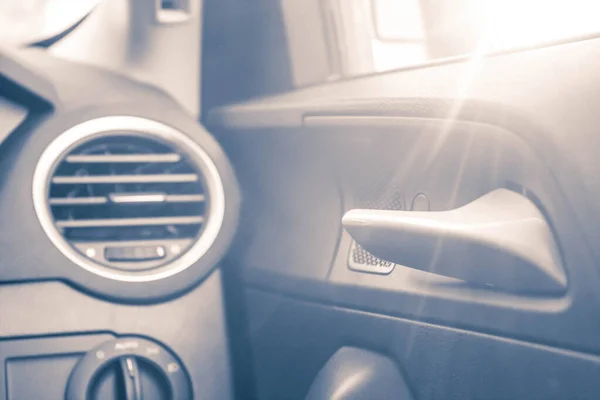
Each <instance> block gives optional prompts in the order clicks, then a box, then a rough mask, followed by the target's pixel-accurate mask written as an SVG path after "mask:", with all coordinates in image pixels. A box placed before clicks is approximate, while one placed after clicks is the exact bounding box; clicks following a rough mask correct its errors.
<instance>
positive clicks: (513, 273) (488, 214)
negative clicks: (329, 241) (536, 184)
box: [342, 189, 567, 294]
mask: <svg viewBox="0 0 600 400" xmlns="http://www.w3.org/2000/svg"><path fill="white" fill-rule="evenodd" d="M342 222H343V225H344V228H345V229H346V230H347V231H348V232H349V233H350V235H351V236H352V237H353V238H354V239H355V240H356V241H358V242H359V243H360V244H361V245H362V246H363V247H364V248H365V249H367V250H368V251H369V252H371V253H373V254H374V255H376V256H377V257H379V258H382V259H384V260H389V261H392V262H395V263H397V264H401V265H404V266H407V267H411V268H416V269H420V270H422V271H427V272H432V273H435V274H438V275H443V276H447V277H450V278H456V279H462V280H465V281H467V282H474V283H479V284H482V285H488V286H492V287H494V288H497V289H500V290H508V291H513V292H523V293H550V294H552V293H554V294H560V293H563V292H564V291H565V290H566V286H567V277H566V275H565V272H564V270H563V268H562V265H561V264H562V263H561V260H560V254H559V252H558V247H557V246H556V243H555V241H554V238H553V234H552V231H551V230H550V227H549V226H548V223H547V222H546V220H545V218H544V216H543V215H542V214H541V212H540V211H539V210H538V209H537V207H536V206H535V205H534V204H533V203H532V202H531V201H530V200H528V199H527V198H526V197H524V196H523V195H521V194H518V193H514V192H511V191H510V190H507V189H496V190H494V191H493V192H490V193H488V194H486V195H484V196H482V197H480V198H478V199H476V200H474V201H472V202H471V203H469V204H466V205H464V206H462V207H460V208H456V209H453V210H450V211H438V212H419V211H389V210H360V209H355V210H350V211H348V212H347V213H346V214H344V218H343V219H342Z"/></svg>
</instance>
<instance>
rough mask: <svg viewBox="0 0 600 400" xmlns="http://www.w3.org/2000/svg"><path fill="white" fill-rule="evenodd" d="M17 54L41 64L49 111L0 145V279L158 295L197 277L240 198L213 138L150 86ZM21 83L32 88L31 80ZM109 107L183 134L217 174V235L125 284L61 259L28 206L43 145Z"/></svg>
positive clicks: (231, 222)
mask: <svg viewBox="0 0 600 400" xmlns="http://www.w3.org/2000/svg"><path fill="white" fill-rule="evenodd" d="M20 56H21V57H20V60H21V61H22V62H23V63H24V64H25V65H26V66H28V67H29V68H31V67H32V66H33V65H35V66H36V68H37V70H40V71H43V73H44V74H43V76H44V77H45V79H47V81H46V82H50V84H51V86H52V87H54V89H55V93H56V98H55V99H54V100H53V101H54V105H55V111H54V113H53V114H52V115H51V116H48V117H47V118H45V119H44V120H42V121H41V122H40V123H39V124H38V125H37V126H35V127H34V129H32V128H31V127H29V129H21V130H17V131H16V132H15V133H14V134H13V135H12V136H11V137H10V139H11V140H8V141H6V142H5V143H4V145H3V146H2V148H0V156H1V157H0V158H1V161H0V168H1V169H2V171H5V174H4V176H3V181H2V188H1V190H0V199H1V205H0V219H2V220H3V223H4V224H5V225H4V226H11V230H10V231H8V232H3V233H2V234H0V253H2V254H3V257H2V260H0V281H21V280H31V279H62V280H68V281H70V282H73V283H75V284H78V285H79V286H82V287H85V288H86V289H88V290H91V291H94V292H95V293H97V294H100V295H105V296H109V297H113V298H119V299H124V300H125V299H126V300H128V301H153V300H156V299H161V298H163V299H164V298H166V297H169V296H173V295H176V294H178V293H181V292H183V291H185V290H187V289H189V288H190V287H192V286H193V285H195V284H197V283H198V282H199V281H200V280H202V279H203V277H205V276H206V275H207V274H208V273H210V271H211V270H212V269H213V268H214V267H215V265H216V263H217V262H218V261H219V259H220V258H221V257H222V256H223V254H224V253H225V251H226V249H227V248H228V245H229V243H230V241H231V240H232V238H233V235H234V233H235V227H236V224H237V216H238V209H239V201H240V199H239V193H238V188H237V181H236V178H235V176H234V174H233V170H232V168H231V166H230V165H229V162H228V160H227V157H226V156H225V154H224V153H223V151H222V149H221V148H220V146H219V144H218V143H217V142H216V141H215V140H214V138H213V137H212V136H211V135H210V134H209V133H208V132H207V131H206V130H205V129H204V128H203V127H202V126H200V125H199V124H198V123H197V122H196V121H195V120H194V119H192V118H190V116H189V115H188V114H187V113H185V112H184V111H183V110H181V108H180V107H179V106H178V105H177V104H176V103H175V102H173V100H172V99H170V98H169V97H168V96H166V95H165V94H164V93H162V92H160V91H159V90H158V89H155V88H153V87H150V86H145V85H143V84H140V83H137V82H134V81H132V80H130V79H128V78H125V77H123V76H120V75H115V74H112V73H109V72H106V71H101V70H98V69H95V68H92V67H86V66H82V65H77V64H74V63H71V62H67V61H64V60H57V59H53V58H51V57H49V56H47V55H45V54H43V53H40V52H36V51H31V52H27V53H24V54H21V55H20ZM15 68H16V67H15ZM24 70H27V68H24ZM1 72H2V71H0V73H1ZM82 82H86V90H81V84H82ZM33 83H35V82H33ZM29 89H30V90H32V91H35V90H36V86H33V87H30V88H29ZM110 115H129V116H137V117H146V118H149V119H152V120H155V121H158V122H162V123H164V124H165V125H168V126H171V127H173V128H175V129H177V130H179V131H181V132H183V133H185V134H187V135H188V136H189V137H190V138H191V139H192V140H194V141H196V142H197V143H198V144H199V145H200V146H201V147H202V148H203V149H204V150H205V152H206V153H207V154H208V155H209V157H210V158H211V159H212V161H213V162H214V164H215V165H216V167H217V169H218V171H219V174H220V175H221V180H222V181H223V186H224V194H225V198H226V200H225V217H224V221H223V225H222V228H221V230H220V231H219V235H218V237H217V239H216V240H215V242H214V244H213V246H212V247H211V248H210V249H209V251H208V252H207V253H205V255H204V256H203V257H202V258H201V259H200V260H199V261H198V262H196V263H195V264H194V265H193V266H192V267H190V268H187V269H186V270H185V271H182V272H181V273H178V274H176V275H173V276H172V277H169V278H166V279H163V280H158V281H154V282H148V283H133V284H131V283H126V282H118V281H114V280H110V279H106V278H102V277H99V276H95V275H94V274H92V273H90V272H88V271H86V270H84V269H82V268H79V267H77V266H76V265H75V264H73V263H72V262H70V261H68V260H67V258H66V257H65V256H64V255H63V254H62V253H60V252H59V251H58V250H57V249H56V248H55V247H54V245H53V244H52V243H51V242H50V239H49V238H48V236H47V235H46V234H45V233H44V231H43V230H42V228H41V225H40V223H39V221H38V219H37V216H36V213H35V211H34V209H33V200H32V193H31V187H32V180H33V175H34V170H35V167H36V164H37V162H38V160H39V158H40V156H41V154H42V153H43V151H44V150H45V149H46V148H47V147H48V145H49V144H50V143H51V142H52V141H53V140H54V139H55V138H56V137H57V136H58V135H60V134H61V133H63V132H64V131H65V130H67V129H68V128H70V127H72V126H74V125H77V124H78V123H81V122H83V121H87V120H90V119H94V118H99V117H103V116H110ZM30 242H35V243H36V248H35V251H23V245H24V243H30Z"/></svg>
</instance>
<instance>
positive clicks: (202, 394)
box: [0, 270, 233, 400]
mask: <svg viewBox="0 0 600 400" xmlns="http://www.w3.org/2000/svg"><path fill="white" fill-rule="evenodd" d="M0 321H2V324H0V339H2V340H0V355H4V354H7V353H5V351H6V350H5V348H3V347H1V346H3V345H4V343H10V342H8V341H7V339H10V338H15V337H34V336H42V335H43V336H59V335H72V334H73V333H74V332H111V333H112V334H114V335H120V336H121V335H133V336H143V337H151V338H152V339H153V340H155V341H156V342H158V343H161V344H163V345H164V346H166V347H167V348H169V349H170V350H171V351H172V352H173V353H174V354H176V355H177V356H178V359H179V361H180V362H181V363H182V364H183V365H185V367H186V369H187V372H188V374H189V376H190V380H191V382H192V391H193V393H194V395H195V398H199V399H225V400H229V399H231V398H233V390H232V386H231V367H230V364H229V351H228V347H227V346H228V344H227V337H228V334H227V331H226V327H225V315H224V305H223V299H222V290H221V274H220V271H218V270H217V271H214V272H213V273H212V274H211V275H210V276H209V277H208V278H207V279H206V280H205V281H204V282H203V284H202V285H201V286H199V287H197V288H195V289H193V290H192V291H190V292H188V293H187V294H185V295H183V296H181V297H179V298H177V299H174V300H172V301H170V302H166V303H161V304H153V305H144V306H140V305H126V304H115V303H110V302H107V301H102V300H99V299H97V298H94V297H90V296H87V295H85V294H83V293H81V292H79V291H77V290H75V289H73V288H71V287H69V286H68V285H65V284H64V283H60V282H45V283H42V282H40V283H22V284H13V285H3V286H0ZM55 339H56V338H49V339H47V340H48V342H46V344H44V346H42V347H33V346H30V345H29V344H28V342H27V341H22V342H23V348H27V349H29V350H28V351H27V354H33V355H37V354H48V353H49V351H48V349H52V346H53V344H52V340H55ZM110 339H112V336H111V335H102V337H101V338H100V339H98V340H95V341H94V342H93V343H87V342H86V344H85V346H83V345H82V347H81V349H80V350H77V349H79V347H76V346H75V345H74V347H73V348H76V350H73V351H74V352H75V353H83V352H86V351H88V350H89V349H91V348H93V347H95V346H97V345H99V344H101V343H102V342H105V341H107V340H110ZM56 340H58V339H56ZM64 341H65V342H66V343H67V344H66V345H64V346H66V348H69V347H68V344H69V343H70V342H69V341H72V343H77V342H76V341H75V339H74V337H72V336H67V337H65V338H64ZM64 348H65V347H62V348H61V350H60V352H61V353H62V352H64ZM17 354H24V353H21V351H19V353H17ZM3 365H4V364H2V363H0V373H1V372H2V371H1V368H2V366H3ZM0 376H3V375H0ZM62 384H66V383H65V382H63V383H62ZM0 389H1V388H0ZM3 395H4V392H3V391H1V390H0V400H5V399H4V398H3V397H2V396H3Z"/></svg>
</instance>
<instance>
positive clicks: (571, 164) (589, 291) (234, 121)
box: [207, 39, 600, 399]
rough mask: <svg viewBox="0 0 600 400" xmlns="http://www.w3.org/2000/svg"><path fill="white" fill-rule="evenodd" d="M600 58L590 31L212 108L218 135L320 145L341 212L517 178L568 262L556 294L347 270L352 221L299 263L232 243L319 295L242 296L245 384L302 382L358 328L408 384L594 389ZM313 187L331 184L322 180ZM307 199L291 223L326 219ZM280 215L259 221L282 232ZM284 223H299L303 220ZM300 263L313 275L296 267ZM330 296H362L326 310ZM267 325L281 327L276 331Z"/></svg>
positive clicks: (267, 283)
mask: <svg viewBox="0 0 600 400" xmlns="http://www.w3.org/2000/svg"><path fill="white" fill-rule="evenodd" d="M599 59H600V40H597V39H590V40H587V41H581V42H577V43H571V44H565V45H561V46H554V47H547V48H543V49H538V50H532V51H528V52H521V53H514V54H507V55H501V56H496V57H491V58H484V59H479V58H478V59H475V60H474V61H473V62H457V63H453V64H446V65H437V66H429V67H427V68H421V69H414V70H407V71H397V72H390V73H386V74H381V75H378V76H370V77H364V78H360V79H351V80H347V81H344V82H338V83H332V84H327V85H322V86H315V87H311V88H306V89H303V90H299V91H295V92H293V93H288V94H284V95H280V96H274V97H270V98H264V99H260V100H257V101H253V102H248V103H242V104H238V105H234V106H230V107H224V108H222V109H218V110H213V111H212V112H210V113H209V115H208V119H207V120H208V122H209V124H210V126H211V127H212V128H213V129H219V130H220V132H221V136H222V137H224V138H226V140H227V141H228V142H230V143H234V142H235V141H236V140H240V142H241V141H244V142H252V141H255V142H262V141H266V138H267V137H269V139H270V140H271V144H270V146H272V147H271V148H274V149H273V150H272V151H273V152H277V150H278V149H279V148H286V146H290V143H292V142H293V141H295V140H298V137H302V140H304V141H305V142H306V144H305V148H303V149H300V150H299V151H300V152H301V153H302V154H303V155H305V157H306V159H309V158H310V154H311V151H312V153H313V154H314V158H315V159H319V156H318V155H319V154H321V153H323V152H325V153H328V154H329V158H328V159H327V161H328V163H323V164H321V165H319V168H320V172H321V174H322V175H325V174H326V173H328V172H330V170H334V171H335V173H336V175H337V179H335V180H334V181H335V184H336V186H337V188H338V191H339V194H338V198H339V199H342V201H343V204H342V205H341V211H342V212H345V211H347V210H350V209H353V208H365V209H368V208H371V209H389V208H388V205H389V204H391V203H393V202H400V201H403V202H404V203H405V204H409V203H410V200H411V199H413V198H414V197H415V196H416V195H417V194H419V193H424V194H425V195H427V197H428V198H429V201H430V208H431V210H432V211H446V210H450V209H453V208H457V207H461V206H463V205H465V204H467V203H469V202H471V201H474V200H475V199H477V198H479V197H481V196H483V195H485V194H486V193H488V192H490V191H493V190H495V189H498V188H508V189H510V190H513V191H515V192H518V193H521V194H523V195H524V196H526V197H527V198H528V199H529V200H531V201H532V202H533V203H534V204H535V205H536V207H538V208H539V210H540V211H541V213H542V214H543V215H544V217H545V219H546V220H547V221H548V224H549V226H550V228H551V230H552V232H553V233H554V234H555V238H556V242H557V246H558V249H559V252H560V255H561V258H562V261H563V265H564V268H565V271H566V276H567V277H568V287H567V290H566V292H565V293H564V295H562V296H560V297H556V296H546V295H541V296H537V295H536V296H533V295H524V294H515V293H502V292H500V291H497V290H493V289H492V288H485V287H483V288H482V287H478V286H476V285H472V284H467V283H465V282H463V281H460V280H456V279H451V278H446V277H441V276H436V275H434V274H429V273H426V272H423V271H418V270H414V269H410V268H402V267H396V268H394V270H393V271H392V272H391V273H390V274H389V275H385V276H381V275H375V274H365V273H359V272H355V271H352V270H349V269H348V266H347V260H348V251H349V248H350V245H351V238H350V236H349V235H348V234H346V233H344V232H342V234H341V236H340V241H339V242H338V251H337V252H336V254H337V255H336V258H335V259H334V261H333V262H328V261H327V259H326V258H325V257H324V256H322V253H315V254H311V257H307V258H305V260H304V265H299V263H296V262H295V260H294V258H293V256H294V255H295V253H293V252H289V253H288V257H287V261H286V262H282V263H280V265H279V266H278V268H276V267H272V268H269V269H268V270H267V269H266V268H262V266H263V265H266V264H267V263H269V261H270V260H269V259H268V258H267V257H264V258H262V257H255V258H254V259H252V262H251V263H250V262H246V260H245V259H243V258H240V259H239V260H240V261H239V264H240V269H241V270H242V271H243V272H244V276H245V279H246V282H247V284H249V285H251V286H254V287H259V288H263V289H266V290H270V291H275V292H277V293H282V292H283V293H288V294H290V295H291V296H295V297H302V298H310V299H314V300H315V301H319V302H321V303H324V304H326V305H328V306H332V307H330V308H329V309H327V308H325V307H323V308H322V309H321V307H314V308H313V307H310V309H307V310H302V309H301V308H296V307H292V308H286V307H285V304H287V303H288V300H287V299H285V296H281V295H278V296H268V303H269V304H266V303H265V304H262V306H264V307H259V308H260V311H257V310H256V309H255V308H253V312H251V313H250V317H249V319H250V321H251V324H252V329H254V330H255V334H254V336H253V339H252V341H253V342H254V344H255V348H254V351H253V354H254V355H255V357H256V363H255V365H256V366H257V376H258V377H259V383H258V385H257V386H258V387H259V393H261V394H263V395H264V396H265V398H269V396H271V397H270V398H277V395H276V393H278V392H279V393H281V392H286V391H289V392H286V393H297V392H302V390H308V386H309V385H310V382H311V381H312V379H313V378H314V375H315V374H316V373H317V371H318V369H319V368H320V367H321V365H322V364H323V363H324V362H325V361H326V360H327V359H328V358H329V357H330V356H331V354H333V352H335V351H336V349H337V348H336V346H338V347H339V345H340V344H341V345H347V344H348V343H352V344H353V345H357V346H358V345H359V343H364V347H366V348H374V349H382V348H384V349H385V348H389V347H394V348H396V349H397V350H396V352H397V354H399V355H400V356H399V357H400V359H403V361H402V365H403V366H405V368H406V370H407V374H408V375H410V379H409V380H410V382H411V384H415V387H416V388H417V390H416V392H415V394H416V397H417V398H485V397H488V398H535V397H537V398H541V399H543V398H578V397H581V398H594V395H595V394H597V393H598V390H599V388H598V387H597V386H596V380H595V375H596V374H597V372H596V371H597V360H596V358H595V357H594V356H590V355H588V354H597V353H598V351H600V336H599V335H598V333H599V329H600V328H599V327H600V318H599V314H598V312H597V310H598V307H600V294H599V293H600V292H599V291H598V287H600V277H599V271H598V269H597V265H598V260H599V259H600V257H598V246H594V245H593V244H594V243H598V242H599V241H600V231H599V230H598V226H599V224H600V213H599V211H598V210H599V209H598V207H597V204H598V202H599V201H600V191H599V186H598V185H597V184H596V182H597V176H599V175H600V163H598V162H597V154H596V151H595V149H597V148H598V147H600V142H599V141H600V136H598V134H597V126H598V113H597V106H598V104H600V95H599V94H598V93H600V90H599V85H600V81H599V80H598V79H595V78H594V77H596V75H597V73H596V69H597V68H596V65H597V64H598V60H599ZM549 65H551V66H552V68H548V66H549ZM267 132H268V133H267ZM240 138H241V139H240ZM311 146H312V150H311V149H310V147H311ZM230 147H231V148H235V145H231V146H230ZM249 149H250V150H248V152H249V153H254V154H261V155H262V158H267V156H268V153H266V150H264V151H265V152H263V153H260V152H256V150H254V149H251V148H249ZM265 154H267V156H265ZM245 157H246V158H247V159H252V154H245ZM240 164H241V165H247V164H249V162H245V163H240ZM302 167H303V166H302V165H301V164H299V163H298V164H297V165H289V164H288V165H286V168H290V169H294V171H296V170H295V169H296V168H297V169H300V170H301V168H302ZM255 170H259V168H258V167H255ZM296 173H297V174H298V175H299V176H300V177H301V176H302V174H301V173H300V172H297V171H296ZM282 174H283V172H282ZM315 175H317V174H315ZM263 176H266V175H263V174H262V173H261V172H258V173H257V175H256V178H255V179H256V180H257V181H260V180H261V178H262V177H263ZM303 189H304V192H306V191H309V192H311V193H317V192H318V190H317V189H316V186H308V187H306V186H305V187H303ZM245 194H246V195H247V196H248V197H250V198H251V199H252V200H250V201H252V202H253V203H254V204H261V200H264V199H266V198H267V197H266V196H264V193H263V192H260V191H258V190H252V189H251V188H250V185H249V184H247V185H245ZM320 199H321V203H322V204H331V203H333V201H334V200H333V199H331V198H328V197H327V196H326V195H325V194H323V193H321V196H320ZM376 203H378V204H376ZM290 204H291V203H290ZM279 207H280V208H281V209H283V210H284V211H285V210H288V211H289V210H291V209H293V208H292V206H291V205H288V206H287V207H285V206H279ZM316 209H318V207H313V208H311V210H310V212H307V213H306V214H305V215H306V219H307V220H310V221H305V223H306V224H307V225H308V224H312V225H313V226H314V227H315V228H314V231H315V232H318V231H319V228H320V227H322V226H328V224H329V220H328V219H323V218H314V219H313V218H311V216H312V211H313V210H316ZM281 215H286V213H285V212H281ZM278 232H279V234H278V235H276V234H274V235H273V236H274V237H276V236H281V235H284V234H286V235H289V231H288V230H284V229H281V227H279V229H278ZM332 232H333V230H332ZM295 234H296V235H297V237H298V238H299V239H298V240H308V238H307V236H308V234H306V233H305V232H301V231H295ZM315 242H316V241H315ZM275 246H276V245H275V244H273V243H271V244H270V245H269V246H266V245H264V244H262V243H259V242H254V243H251V244H248V245H247V246H246V248H245V249H244V251H245V253H246V254H249V253H252V254H265V250H266V249H269V248H273V247H275ZM238 248H239V247H238ZM282 258H284V257H282ZM263 261H264V262H263ZM301 269H303V271H305V270H310V271H311V275H310V276H309V277H308V276H305V279H298V278H297V275H298V274H299V272H298V270H301ZM322 275H326V276H327V277H328V281H326V280H323V279H319V277H320V276H322ZM340 306H341V307H348V308H354V309H358V310H361V311H359V312H355V311H347V312H346V311H344V312H343V313H342V314H344V317H343V318H342V317H340V319H336V318H335V317H333V315H335V314H336V313H337V312H339V309H338V307H340ZM275 309H276V310H275ZM282 309H285V311H282ZM316 309H321V310H322V311H323V315H322V318H321V317H318V318H317V317H316V314H315V313H320V312H319V311H316ZM264 310H270V311H267V312H263V311H264ZM365 311H366V312H377V313H381V314H387V315H388V316H390V317H383V318H379V317H373V318H371V317H370V316H368V315H366V314H364V313H363V312H365ZM279 312H281V314H279ZM284 315H285V316H287V318H285V317H284ZM398 316H401V317H402V318H406V319H405V320H404V319H403V320H398V319H394V318H393V317H398ZM282 318H283V319H284V320H283V319H282ZM330 319H334V321H330ZM342 320H343V321H346V322H347V324H344V323H343V322H342ZM374 321H380V322H381V323H379V322H374ZM427 322H430V323H436V324H440V325H445V326H447V328H442V327H435V328H434V327H431V326H430V325H427ZM341 325H343V326H341ZM296 330H297V331H299V332H302V338H299V336H300V335H293V332H294V331H296ZM335 332H337V333H335ZM473 332H478V333H473ZM330 334H331V336H330ZM332 336H335V339H332V340H334V341H335V342H336V344H335V345H334V344H332V343H330V342H329V340H330V339H331V337H332ZM276 338H286V339H287V338H290V341H289V342H286V343H281V344H280V345H279V344H273V341H274V340H276ZM507 338H510V339H507ZM300 343H301V344H300ZM296 345H298V347H297V348H296V350H291V349H290V348H289V347H290V346H292V347H293V346H296ZM307 347H310V348H312V349H313V351H311V352H307V351H306V348H307ZM324 349H326V350H324ZM325 353H327V354H325ZM290 364H293V365H299V366H301V367H299V368H298V369H296V370H295V371H294V373H295V374H296V375H295V376H291V375H292V373H290V375H287V374H286V371H284V370H282V367H283V366H284V365H290ZM574 368H575V369H574ZM588 368H589V369H588ZM298 370H301V372H298ZM575 370H576V371H577V372H574V371H575ZM309 371H310V372H309ZM588 371H593V372H589V373H588ZM302 374H305V375H302ZM300 382H301V383H300ZM490 389H492V390H495V391H496V392H494V393H491V394H490V393H488V392H487V391H488V390H490ZM498 393H499V394H498ZM302 395H304V393H302V394H301V395H298V398H301V396H302Z"/></svg>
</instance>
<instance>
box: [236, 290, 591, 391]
mask: <svg viewBox="0 0 600 400" xmlns="http://www.w3.org/2000/svg"><path fill="white" fill-rule="evenodd" d="M246 301H247V304H248V308H249V318H250V321H251V323H250V331H251V340H252V343H253V347H252V352H253V354H254V368H255V369H254V371H255V372H254V373H255V375H254V376H255V378H256V380H257V388H258V395H257V397H258V398H259V399H261V400H275V399H281V398H282V397H283V398H286V399H289V400H296V399H298V400H300V399H304V398H305V396H306V395H307V393H308V391H309V388H310V385H311V384H312V382H313V380H314V379H315V377H316V376H317V374H318V373H319V370H320V369H321V367H322V366H323V365H324V364H325V363H326V362H327V360H328V359H329V358H330V357H331V356H332V355H334V354H335V353H336V352H337V351H338V349H339V348H340V347H342V346H346V345H348V344H351V345H352V346H355V347H360V348H365V349H373V350H376V351H377V352H380V353H383V354H388V355H390V357H391V358H392V359H393V360H394V361H395V362H396V363H397V364H398V365H399V367H400V368H401V369H402V371H403V372H404V376H405V379H406V382H407V384H408V386H409V387H410V389H411V392H412V393H413V395H414V397H415V398H416V399H420V400H433V399H436V400H437V399H440V400H447V399H464V400H471V399H473V400H476V399H532V400H537V399H539V400H553V399H556V400H561V399H590V400H592V399H596V398H597V397H598V393H599V392H600V382H599V381H598V379H597V376H598V373H600V358H599V357H598V356H596V355H589V354H584V353H579V352H575V351H568V350H559V349H554V348H552V347H548V346H544V345H540V344H532V343H527V342H523V341H519V340H513V339H508V338H502V337H498V336H494V335H490V334H481V333H474V332H469V331H467V330H463V329H454V328H447V327H442V326H438V325H434V324H427V323H423V322H415V321H410V320H407V319H404V318H390V317H384V316H381V315H375V314H370V313H366V312H357V311H353V310H348V309H343V308H339V307H327V306H323V305H317V304H314V303H308V302H303V301H300V300H294V299H291V298H289V297H286V296H282V295H280V294H273V293H266V292H261V291H256V290H249V291H248V297H247V298H246ZM290 366H293V368H291V367H290ZM372 398H377V397H372ZM394 398H396V397H394Z"/></svg>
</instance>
